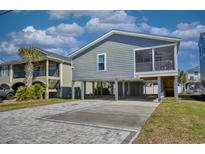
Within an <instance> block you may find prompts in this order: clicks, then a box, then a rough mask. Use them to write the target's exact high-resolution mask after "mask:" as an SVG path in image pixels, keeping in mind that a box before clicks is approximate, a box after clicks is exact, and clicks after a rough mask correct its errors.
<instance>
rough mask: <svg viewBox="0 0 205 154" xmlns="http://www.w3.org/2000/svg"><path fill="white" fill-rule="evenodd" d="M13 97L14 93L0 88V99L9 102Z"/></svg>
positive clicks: (11, 90)
mask: <svg viewBox="0 0 205 154" xmlns="http://www.w3.org/2000/svg"><path fill="white" fill-rule="evenodd" d="M14 96H15V92H14V90H13V89H5V88H3V87H0V99H8V100H11V99H13V98H14Z"/></svg>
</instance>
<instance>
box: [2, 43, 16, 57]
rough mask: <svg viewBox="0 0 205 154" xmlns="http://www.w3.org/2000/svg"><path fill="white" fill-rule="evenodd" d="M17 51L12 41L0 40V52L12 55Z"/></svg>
mask: <svg viewBox="0 0 205 154" xmlns="http://www.w3.org/2000/svg"><path fill="white" fill-rule="evenodd" d="M17 52H18V47H17V46H15V45H14V44H12V43H9V42H6V41H3V42H0V54H3V55H13V54H16V53H17Z"/></svg>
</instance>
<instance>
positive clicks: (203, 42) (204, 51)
mask: <svg viewBox="0 0 205 154" xmlns="http://www.w3.org/2000/svg"><path fill="white" fill-rule="evenodd" d="M198 45H199V56H200V58H199V59H200V74H201V82H202V84H203V86H204V87H205V32H204V33H201V35H200V38H199V43H198Z"/></svg>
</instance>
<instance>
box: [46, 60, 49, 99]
mask: <svg viewBox="0 0 205 154" xmlns="http://www.w3.org/2000/svg"><path fill="white" fill-rule="evenodd" d="M48 76H49V61H48V60H46V91H45V99H49V91H48V89H49V79H48Z"/></svg>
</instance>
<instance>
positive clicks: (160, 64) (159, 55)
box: [135, 45, 177, 73]
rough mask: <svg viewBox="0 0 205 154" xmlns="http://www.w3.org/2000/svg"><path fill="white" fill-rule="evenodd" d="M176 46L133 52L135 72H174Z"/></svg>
mask: <svg viewBox="0 0 205 154" xmlns="http://www.w3.org/2000/svg"><path fill="white" fill-rule="evenodd" d="M176 51H177V50H176V46H174V45H171V46H164V47H155V48H147V49H141V50H137V49H136V50H135V72H136V73H140V72H159V71H160V72H161V71H170V70H176V68H177V66H176V65H177V57H176V54H177V53H176Z"/></svg>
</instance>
